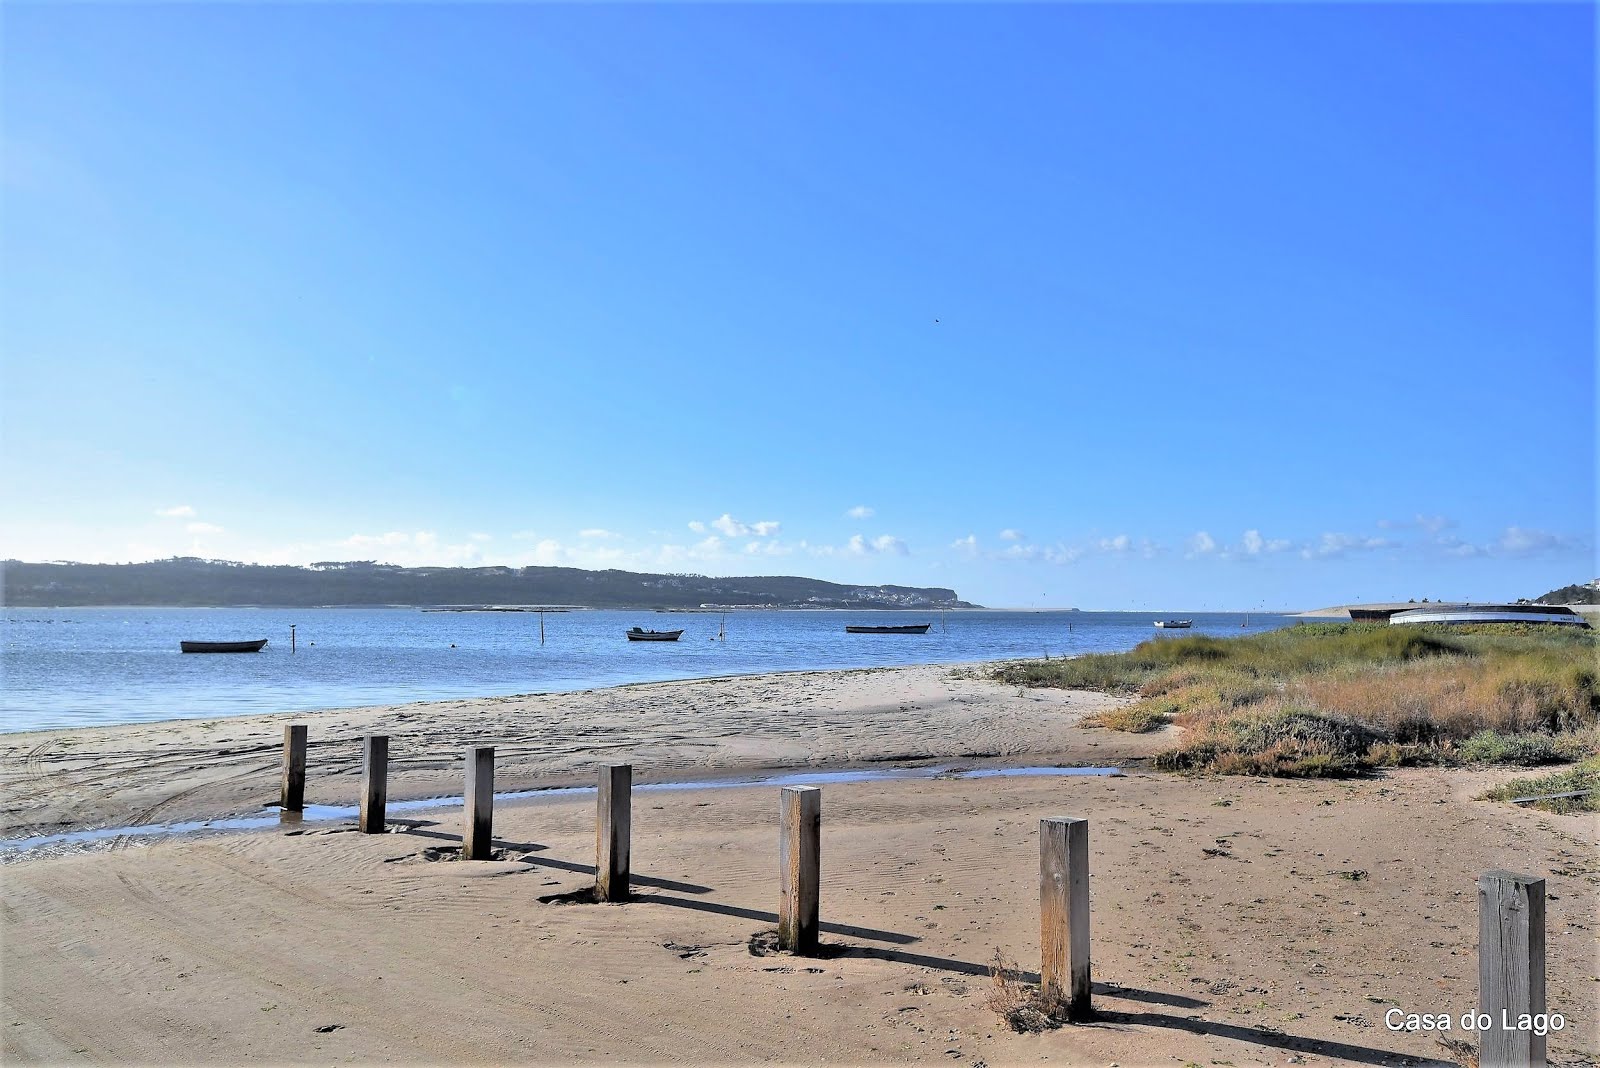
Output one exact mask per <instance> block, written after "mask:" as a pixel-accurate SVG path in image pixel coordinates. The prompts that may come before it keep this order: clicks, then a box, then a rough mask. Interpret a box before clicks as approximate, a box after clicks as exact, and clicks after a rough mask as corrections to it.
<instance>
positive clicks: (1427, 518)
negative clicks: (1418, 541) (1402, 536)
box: [1378, 512, 1456, 534]
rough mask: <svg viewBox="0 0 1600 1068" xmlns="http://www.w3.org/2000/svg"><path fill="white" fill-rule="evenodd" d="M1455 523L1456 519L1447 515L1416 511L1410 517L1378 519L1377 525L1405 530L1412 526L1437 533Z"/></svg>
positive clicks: (1383, 527)
mask: <svg viewBox="0 0 1600 1068" xmlns="http://www.w3.org/2000/svg"><path fill="white" fill-rule="evenodd" d="M1455 525H1456V521H1455V520H1454V519H1451V518H1450V517H1449V516H1443V515H1423V514H1422V513H1421V512H1418V513H1417V514H1416V515H1414V516H1412V517H1411V518H1410V519H1380V520H1378V527H1379V528H1380V529H1382V530H1406V529H1409V528H1414V529H1417V530H1425V531H1427V532H1428V533H1429V534H1437V533H1439V532H1440V531H1441V530H1448V529H1449V528H1451V527H1453V526H1455Z"/></svg>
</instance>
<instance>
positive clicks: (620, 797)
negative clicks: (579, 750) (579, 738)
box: [594, 764, 633, 901]
mask: <svg viewBox="0 0 1600 1068" xmlns="http://www.w3.org/2000/svg"><path fill="white" fill-rule="evenodd" d="M632 831H633V765H631V764H612V765H611V766H609V767H605V768H601V769H600V803H599V808H598V814H597V819H596V823H595V830H594V894H595V897H596V899H598V900H600V901H626V900H628V894H629V888H628V875H629V871H628V863H629V856H628V853H629V837H630V835H631V834H632Z"/></svg>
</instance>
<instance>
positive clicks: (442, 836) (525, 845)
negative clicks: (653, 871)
mask: <svg viewBox="0 0 1600 1068" xmlns="http://www.w3.org/2000/svg"><path fill="white" fill-rule="evenodd" d="M391 822H393V821H391ZM396 833H399V834H407V835H416V836H418V837H421V838H437V839H439V840H441V841H445V842H454V843H456V844H457V845H459V844H460V843H461V835H459V834H450V833H448V832H446V831H427V830H423V829H422V828H421V827H420V826H416V825H413V826H408V827H405V828H404V829H403V830H400V831H397V832H396ZM490 844H491V845H493V846H494V847H495V848H497V849H519V850H522V851H523V852H525V853H536V852H542V851H544V850H547V849H549V848H550V847H549V846H547V845H540V844H539V843H537V842H507V841H505V840H504V839H500V838H495V839H492V841H491V843H490ZM510 859H513V860H516V861H519V862H521V863H523V864H529V865H532V866H534V867H540V868H555V869H557V870H559V871H569V872H572V873H573V874H575V875H589V876H592V875H594V865H593V864H577V863H574V862H573V861H570V860H557V859H556V858H555V857H530V856H522V857H513V858H510ZM632 882H633V884H634V885H635V886H650V887H655V888H656V889H658V890H674V891H677V892H678V893H680V894H709V893H711V892H712V888H711V887H709V886H701V885H700V884H698V883H684V882H678V881H677V880H675V879H658V878H656V877H655V876H652V875H640V874H639V873H638V872H634V873H633V875H632ZM579 893H580V894H581V891H580V892H579ZM554 896H557V897H559V896H561V895H554ZM541 900H543V899H542V898H541ZM574 900H577V898H574Z"/></svg>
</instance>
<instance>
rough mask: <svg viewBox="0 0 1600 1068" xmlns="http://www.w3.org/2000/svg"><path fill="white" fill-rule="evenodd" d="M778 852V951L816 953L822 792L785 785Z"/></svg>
mask: <svg viewBox="0 0 1600 1068" xmlns="http://www.w3.org/2000/svg"><path fill="white" fill-rule="evenodd" d="M778 819H779V831H778V853H779V858H780V859H779V863H780V872H779V876H780V878H781V880H782V892H781V896H780V898H779V902H778V948H780V949H787V950H788V951H789V952H791V953H799V954H802V955H804V956H813V955H815V954H816V952H817V922H818V921H817V914H818V908H817V900H818V897H819V895H820V892H821V886H822V790H821V789H820V788H819V787H816V786H785V787H783V789H782V792H781V793H780V795H779V799H778Z"/></svg>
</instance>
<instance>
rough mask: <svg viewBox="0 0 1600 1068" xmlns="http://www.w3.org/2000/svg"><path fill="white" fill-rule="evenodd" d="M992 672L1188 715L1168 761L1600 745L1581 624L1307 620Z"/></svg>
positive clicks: (1442, 757)
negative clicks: (1460, 625) (1457, 625)
mask: <svg viewBox="0 0 1600 1068" xmlns="http://www.w3.org/2000/svg"><path fill="white" fill-rule="evenodd" d="M995 678H997V679H998V680H1000V681H1002V682H1007V683H1011V684H1013V685H1021V686H1051V687H1057V686H1059V687H1070V688H1086V689H1096V690H1102V691H1106V692H1111V693H1118V694H1125V695H1128V696H1134V697H1137V700H1136V701H1134V702H1133V703H1132V704H1129V705H1127V706H1124V707H1123V708H1120V709H1117V710H1116V711H1114V712H1110V713H1102V714H1100V716H1099V717H1097V718H1096V719H1095V720H1093V721H1091V724H1090V725H1098V726H1102V727H1107V728H1110V729H1113V730H1123V731H1136V732H1143V731H1151V730H1156V729H1159V728H1161V727H1163V726H1165V725H1167V724H1169V723H1174V724H1177V725H1179V726H1181V727H1184V728H1185V731H1184V734H1183V738H1182V740H1181V741H1180V742H1179V743H1178V744H1177V745H1176V746H1175V747H1174V748H1172V749H1169V750H1167V751H1166V752H1163V753H1162V754H1160V755H1159V756H1158V758H1157V765H1158V766H1160V767H1164V768H1168V769H1170V770H1174V771H1190V772H1198V771H1211V772H1222V773H1231V774H1248V775H1280V776H1302V777H1323V776H1338V775H1359V774H1363V773H1366V772H1369V771H1371V770H1373V769H1374V768H1377V767H1385V766H1398V765H1408V764H1507V765H1516V766H1534V765H1539V764H1550V763H1559V762H1563V761H1570V760H1575V759H1583V758H1584V757H1587V756H1592V755H1594V754H1595V753H1596V752H1600V638H1597V636H1596V634H1595V633H1594V632H1593V631H1588V630H1576V629H1574V630H1567V629H1553V628H1549V627H1545V628H1539V627H1535V626H1529V625H1525V624H1489V625H1484V626H1475V627H1468V628H1449V627H1443V626H1440V627H1392V626H1389V625H1386V624H1367V623H1350V624H1310V625H1300V626H1296V627H1287V628H1284V629H1282V630H1276V631H1270V632H1267V633H1265V634H1256V635H1248V636H1243V637H1237V638H1215V637H1210V636H1208V635H1185V636H1183V637H1180V638H1156V639H1152V640H1150V641H1146V642H1143V643H1141V644H1140V645H1138V646H1137V647H1135V648H1134V649H1132V650H1129V651H1128V652H1126V653H1109V654H1106V653H1102V654H1093V655H1090V656H1083V657H1078V658H1075V659H1071V660H1050V661H1019V662H1014V663H1009V664H1004V665H1001V666H999V667H998V668H997V669H995Z"/></svg>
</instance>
